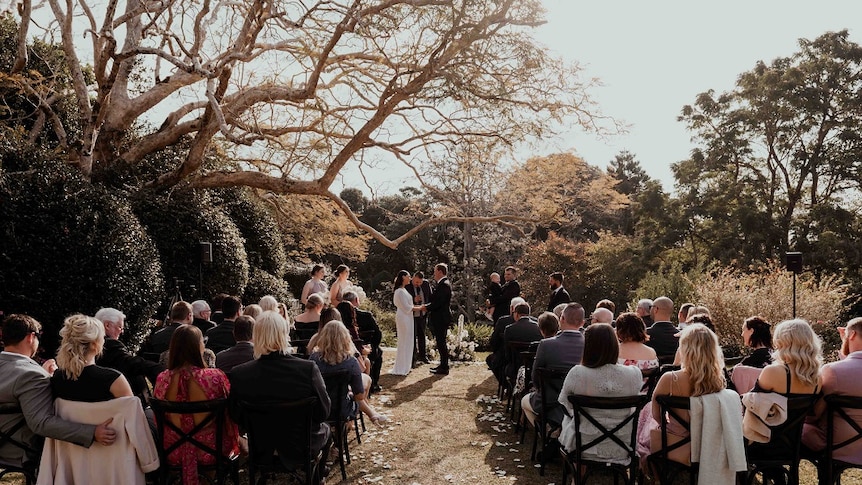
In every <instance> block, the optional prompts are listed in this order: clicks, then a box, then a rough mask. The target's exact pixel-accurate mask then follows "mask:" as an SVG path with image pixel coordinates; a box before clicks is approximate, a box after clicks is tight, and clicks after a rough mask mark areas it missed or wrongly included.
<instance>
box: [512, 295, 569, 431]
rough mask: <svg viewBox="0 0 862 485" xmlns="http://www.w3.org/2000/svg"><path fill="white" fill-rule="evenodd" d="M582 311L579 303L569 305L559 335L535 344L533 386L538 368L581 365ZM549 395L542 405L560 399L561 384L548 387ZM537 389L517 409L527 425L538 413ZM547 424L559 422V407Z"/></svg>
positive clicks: (564, 311) (540, 407)
mask: <svg viewBox="0 0 862 485" xmlns="http://www.w3.org/2000/svg"><path fill="white" fill-rule="evenodd" d="M583 326H584V307H582V306H581V305H580V304H579V303H569V304H568V305H566V309H565V310H563V314H562V318H561V319H560V333H559V334H557V336H555V337H551V338H546V339H544V340H542V341H541V342H539V348H537V349H536V360H535V361H534V362H533V375H532V379H533V383H534V385H538V382H539V372H538V369H539V368H545V369H558V370H569V369H571V368H572V367H574V366H576V365H578V364H580V363H581V357H582V356H583V354H584V333H583V332H581V327H583ZM548 384H549V385H550V389H552V390H554V391H555V392H554V394H553V395H549V396H545V402H546V403H556V402H557V398H558V397H559V395H560V389H562V387H563V382H562V381H560V382H552V383H548ZM540 392H541V389H537V390H536V392H531V393H530V394H527V395H526V396H524V398H523V399H522V400H521V408H522V409H523V410H524V414H525V415H526V416H527V419H529V420H530V422H531V423H534V422H535V421H536V416H538V412H539V411H540V410H541V409H542V395H541V393H540ZM548 420H549V421H551V422H554V423H557V424H561V423H562V422H563V410H562V407H560V408H559V409H556V410H555V411H554V412H553V413H551V414H549V415H548Z"/></svg>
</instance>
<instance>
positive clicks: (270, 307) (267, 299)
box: [257, 295, 278, 312]
mask: <svg viewBox="0 0 862 485" xmlns="http://www.w3.org/2000/svg"><path fill="white" fill-rule="evenodd" d="M257 304H258V306H260V310H261V311H262V312H270V311H272V312H275V311H278V300H276V299H275V297H274V296H272V295H266V296H264V297H263V298H261V299H260V301H259V302H257Z"/></svg>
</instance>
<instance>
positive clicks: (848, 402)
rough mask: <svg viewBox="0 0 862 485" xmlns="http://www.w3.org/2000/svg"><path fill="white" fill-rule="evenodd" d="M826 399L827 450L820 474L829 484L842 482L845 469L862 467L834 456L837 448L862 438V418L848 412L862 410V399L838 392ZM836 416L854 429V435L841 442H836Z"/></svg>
mask: <svg viewBox="0 0 862 485" xmlns="http://www.w3.org/2000/svg"><path fill="white" fill-rule="evenodd" d="M824 399H825V401H826V452H825V453H824V457H823V460H822V461H821V464H820V475H821V477H823V478H824V479H825V482H826V484H827V485H833V484H835V483H838V484H840V483H841V474H842V473H844V471H845V470H849V469H852V468H858V469H862V465H860V464H857V463H850V462H846V461H842V460H836V459H835V458H834V457H833V455H834V453H835V451H836V450H840V449H841V448H844V447H846V446H850V445H851V444H853V443H856V442H857V441H859V440H862V420H860V419H859V418H854V417H852V416H850V414H849V413H848V412H847V410H848V409H853V410H857V412H858V411H860V410H862V399H860V398H858V397H856V396H839V395H837V394H830V395H828V396H826V397H824ZM836 417H837V418H839V419H841V420H843V421H844V422H845V423H847V426H849V427H850V429H852V430H853V433H852V435H851V436H848V437H846V439H845V440H844V441H841V442H840V443H835V425H836V424H837V423H839V422H838V421H837V420H836V419H835V418H836ZM857 446H858V445H857ZM821 483H823V482H821Z"/></svg>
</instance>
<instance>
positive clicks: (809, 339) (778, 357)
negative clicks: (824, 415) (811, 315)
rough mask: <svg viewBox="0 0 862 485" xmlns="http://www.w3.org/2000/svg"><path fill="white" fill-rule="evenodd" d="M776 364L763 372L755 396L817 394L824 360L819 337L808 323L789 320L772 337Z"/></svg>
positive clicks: (756, 386)
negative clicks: (768, 392)
mask: <svg viewBox="0 0 862 485" xmlns="http://www.w3.org/2000/svg"><path fill="white" fill-rule="evenodd" d="M772 347H773V348H774V349H775V351H774V352H773V354H772V359H773V363H772V364H771V365H768V366H766V367H764V368H763V371H762V372H761V373H760V377H759V378H758V379H757V383H756V384H755V385H754V391H755V392H764V391H773V392H777V393H779V394H784V395H800V394H802V395H805V394H815V393H816V392H817V390H818V388H819V387H820V367H821V366H822V365H823V356H822V355H821V351H820V337H818V336H817V334H815V333H814V330H812V329H811V325H809V324H808V322H806V321H805V320H801V319H796V320H786V321H783V322H781V323H779V324H778V325H777V326H776V327H775V332H774V333H773V335H772Z"/></svg>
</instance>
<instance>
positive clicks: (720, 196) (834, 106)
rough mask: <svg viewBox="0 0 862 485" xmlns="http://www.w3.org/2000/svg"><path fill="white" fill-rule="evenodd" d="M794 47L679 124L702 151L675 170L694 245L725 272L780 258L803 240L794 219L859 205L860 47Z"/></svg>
mask: <svg viewBox="0 0 862 485" xmlns="http://www.w3.org/2000/svg"><path fill="white" fill-rule="evenodd" d="M799 46H800V50H799V52H797V53H795V54H793V55H791V56H789V57H781V58H778V59H775V60H774V61H772V62H771V63H770V64H766V63H764V62H759V63H757V65H756V66H755V67H754V69H752V70H751V71H748V72H745V73H742V74H741V75H740V76H739V80H738V81H737V85H736V87H735V89H733V90H732V91H730V92H726V93H722V94H719V95H716V94H715V93H714V92H713V91H707V92H705V93H702V94H700V95H698V97H697V100H696V102H695V104H694V105H691V106H686V107H684V108H683V111H682V115H681V116H680V119H681V120H682V121H684V122H685V123H686V124H687V126H688V128H689V129H690V130H691V131H692V132H693V133H694V136H695V140H696V141H697V142H698V145H699V146H698V148H697V149H696V150H694V152H693V155H692V157H691V158H690V159H689V160H686V161H683V162H680V163H678V164H676V165H675V166H674V175H675V177H676V179H677V183H678V187H679V189H680V190H679V192H680V197H681V199H682V201H683V202H684V204H685V205H686V206H687V207H688V208H689V209H690V213H689V216H690V220H692V221H693V231H694V234H695V235H696V238H697V240H698V241H702V242H704V243H705V245H706V246H707V247H709V248H710V250H711V251H712V252H713V256H714V257H716V258H717V259H719V260H721V261H723V262H726V263H727V262H732V261H734V260H736V261H738V262H740V263H743V264H748V263H751V262H753V261H763V260H765V259H767V258H769V257H778V256H779V254H780V253H781V252H783V251H785V250H787V249H788V248H790V247H792V245H793V244H794V238H793V234H794V233H796V234H799V233H800V232H802V233H807V232H809V231H808V230H807V229H802V228H799V227H796V228H794V224H798V223H800V222H801V221H802V219H800V218H801V217H804V216H805V215H806V214H811V213H815V212H816V211H817V210H818V208H819V207H830V206H833V205H836V204H837V203H840V201H842V200H846V198H848V197H855V196H858V189H859V182H860V178H859V173H860V169H862V46H859V45H858V44H856V43H853V42H851V41H850V40H849V38H848V33H847V31H846V30H845V31H841V32H828V33H826V34H823V35H821V36H820V37H818V38H816V39H814V40H805V39H802V40H800V41H799ZM809 220H810V219H809ZM812 222H815V221H812Z"/></svg>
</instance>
